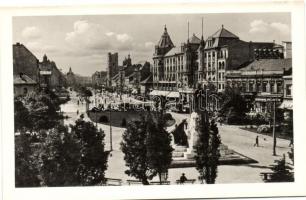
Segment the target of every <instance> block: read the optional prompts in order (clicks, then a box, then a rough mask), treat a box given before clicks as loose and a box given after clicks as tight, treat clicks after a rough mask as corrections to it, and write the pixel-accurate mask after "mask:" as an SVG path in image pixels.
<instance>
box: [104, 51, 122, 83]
mask: <svg viewBox="0 0 306 200" xmlns="http://www.w3.org/2000/svg"><path fill="white" fill-rule="evenodd" d="M118 71H119V67H118V53H113V54H112V53H108V54H107V86H111V85H112V78H113V77H114V76H115V75H116V74H117V73H118Z"/></svg>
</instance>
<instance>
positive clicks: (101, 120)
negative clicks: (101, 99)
mask: <svg viewBox="0 0 306 200" xmlns="http://www.w3.org/2000/svg"><path fill="white" fill-rule="evenodd" d="M99 122H102V123H107V122H108V117H107V116H105V115H102V116H101V117H100V118H99Z"/></svg>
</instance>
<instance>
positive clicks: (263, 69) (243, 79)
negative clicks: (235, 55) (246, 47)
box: [226, 58, 292, 113]
mask: <svg viewBox="0 0 306 200" xmlns="http://www.w3.org/2000/svg"><path fill="white" fill-rule="evenodd" d="M291 74H292V59H290V58H288V59H260V60H255V61H253V62H252V63H250V64H249V65H247V66H246V67H243V68H241V69H239V70H232V71H227V72H226V82H227V85H228V86H229V87H232V88H239V90H240V91H241V93H242V95H244V96H245V97H246V98H247V99H254V102H252V103H253V105H251V108H252V109H253V110H254V111H256V112H264V113H266V112H271V109H272V108H271V105H272V104H271V103H270V102H274V101H275V102H276V105H277V106H280V104H281V103H282V101H283V100H284V94H285V93H286V88H287V87H288V93H289V94H290V95H291V82H288V83H286V84H287V85H288V86H285V81H284V80H285V79H284V76H288V75H291ZM285 96H286V95H285Z"/></svg>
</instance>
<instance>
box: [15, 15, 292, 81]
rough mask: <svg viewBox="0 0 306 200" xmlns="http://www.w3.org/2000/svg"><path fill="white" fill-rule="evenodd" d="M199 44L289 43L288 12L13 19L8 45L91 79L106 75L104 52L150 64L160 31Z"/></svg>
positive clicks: (120, 59)
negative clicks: (220, 36) (215, 37)
mask: <svg viewBox="0 0 306 200" xmlns="http://www.w3.org/2000/svg"><path fill="white" fill-rule="evenodd" d="M202 18H203V21H204V26H203V35H204V39H206V38H207V37H208V36H210V35H212V34H213V33H215V32H216V31H218V30H219V29H220V28H221V26H222V24H223V25H224V28H225V29H227V30H229V31H230V32H232V33H234V34H235V35H237V36H238V37H239V38H240V39H241V40H244V41H253V42H255V41H256V42H272V41H273V40H275V41H276V43H281V41H291V17H290V14H289V13H241V14H240V13H221V14H169V15H157V14H156V15H152V14H150V15H89V16H26V17H14V18H13V43H14V44H15V43H16V42H20V43H22V44H24V45H25V46H26V47H27V48H28V49H29V50H30V51H31V52H32V53H33V54H34V55H35V56H36V57H37V58H38V59H39V60H42V57H43V55H44V54H46V55H47V56H48V58H49V59H50V60H52V61H54V62H55V63H56V65H57V67H58V68H59V69H61V70H62V71H63V72H64V73H66V72H67V71H68V70H69V67H71V68H72V71H73V72H75V73H78V74H81V75H84V76H91V75H92V74H93V73H94V72H95V71H105V70H106V66H107V53H108V52H118V54H119V65H120V64H122V60H123V59H124V58H125V57H127V55H128V54H130V55H131V58H132V63H138V62H142V61H149V62H151V63H152V56H153V52H154V46H155V45H156V44H157V43H158V41H159V39H160V37H161V35H162V33H163V31H164V26H165V25H166V26H167V30H168V33H169V35H170V37H171V39H172V42H173V43H174V45H175V46H180V45H181V43H183V42H186V41H187V37H188V31H187V30H188V26H187V24H188V22H189V27H190V31H189V35H190V36H191V35H192V34H193V33H194V34H196V35H197V36H198V37H199V38H200V37H201V32H202V25H201V24H202Z"/></svg>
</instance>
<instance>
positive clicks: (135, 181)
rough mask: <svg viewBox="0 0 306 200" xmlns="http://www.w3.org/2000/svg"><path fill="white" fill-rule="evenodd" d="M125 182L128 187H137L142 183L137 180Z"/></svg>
mask: <svg viewBox="0 0 306 200" xmlns="http://www.w3.org/2000/svg"><path fill="white" fill-rule="evenodd" d="M126 182H127V183H128V184H129V185H139V184H142V182H141V181H139V180H126Z"/></svg>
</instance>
